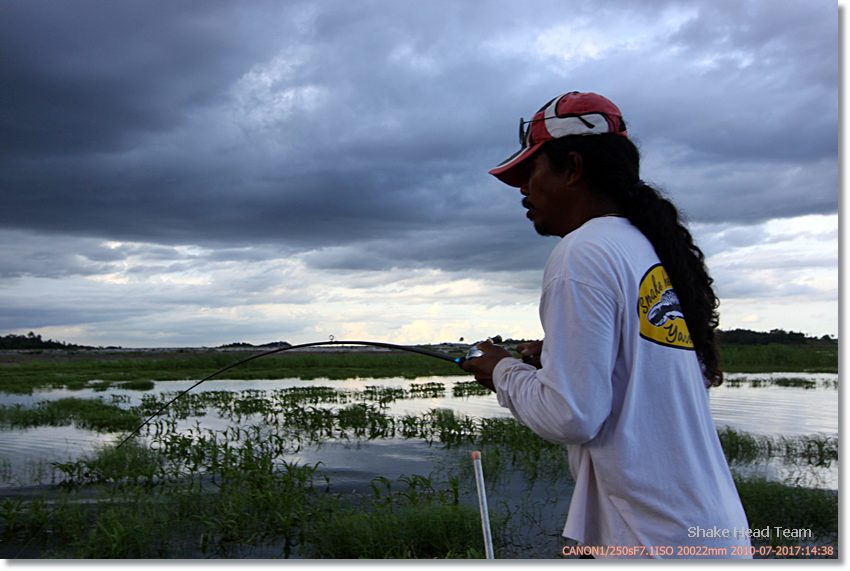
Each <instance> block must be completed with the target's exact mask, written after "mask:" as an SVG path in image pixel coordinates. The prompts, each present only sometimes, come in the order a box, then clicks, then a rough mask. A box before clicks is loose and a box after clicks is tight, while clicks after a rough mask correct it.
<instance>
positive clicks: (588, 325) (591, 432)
mask: <svg viewBox="0 0 850 571" xmlns="http://www.w3.org/2000/svg"><path fill="white" fill-rule="evenodd" d="M619 307H620V306H619V304H618V303H617V301H616V300H615V299H614V298H613V297H612V296H611V295H609V294H607V293H606V292H603V291H601V290H599V289H597V288H594V287H592V286H589V285H586V284H583V283H580V282H577V281H575V280H572V279H567V278H556V279H554V280H553V281H551V282H550V283H549V284H547V286H546V287H545V288H544V290H543V296H542V299H541V303H540V315H541V321H542V323H543V330H544V332H545V335H546V337H545V340H544V343H543V354H542V355H541V362H542V365H543V367H542V368H541V369H535V368H534V367H532V366H531V365H527V364H525V363H523V362H521V361H519V360H517V359H512V358H506V359H502V360H501V361H499V363H498V364H497V365H496V368H495V369H494V370H493V382H494V386H495V388H496V395H497V399H498V401H499V404H500V405H502V406H504V407H506V408H509V409H510V410H511V413H512V414H513V415H514V417H516V418H517V419H518V420H519V421H520V422H522V423H523V424H525V425H526V426H528V427H529V428H530V429H531V430H533V431H534V432H535V433H537V434H538V435H540V436H542V437H543V438H545V439H547V440H551V441H554V442H560V443H564V444H581V443H583V442H587V441H588V440H591V439H593V438H594V437H595V436H596V435H597V434H598V433H599V431H600V429H601V428H602V425H603V424H604V422H605V420H606V419H607V418H608V416H609V414H610V413H611V408H612V404H611V403H612V396H613V390H612V381H611V379H612V375H613V370H614V364H615V362H616V358H617V350H618V345H619V338H620V327H621V326H620V323H621V319H620V315H619V313H620V309H619Z"/></svg>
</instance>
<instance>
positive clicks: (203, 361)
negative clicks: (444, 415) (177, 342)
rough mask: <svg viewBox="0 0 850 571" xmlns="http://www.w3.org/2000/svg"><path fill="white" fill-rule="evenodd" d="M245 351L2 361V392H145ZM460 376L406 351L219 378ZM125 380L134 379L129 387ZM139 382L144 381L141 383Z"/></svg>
mask: <svg viewBox="0 0 850 571" xmlns="http://www.w3.org/2000/svg"><path fill="white" fill-rule="evenodd" d="M243 358H245V355H240V354H235V353H228V352H216V351H210V352H199V353H190V354H182V355H181V356H179V357H173V358H160V357H158V356H156V354H150V355H146V356H143V357H135V358H127V359H109V360H107V359H97V358H95V357H92V358H91V359H86V358H75V359H53V360H39V359H30V360H21V361H19V362H14V363H0V391H2V392H8V393H24V394H29V393H31V392H32V390H33V389H35V388H50V387H55V388H67V389H72V390H74V389H82V388H85V387H87V386H92V385H91V382H92V381H95V380H97V381H99V382H98V383H97V384H98V385H100V386H106V387H108V386H109V384H118V383H124V385H123V388H134V389H137V390H145V389H144V388H143V387H147V386H149V385H147V384H145V383H150V382H151V381H173V380H187V379H188V380H197V379H201V378H204V377H206V376H208V375H210V374H212V373H213V372H215V371H217V370H218V369H221V368H223V367H225V366H227V365H231V364H233V363H236V362H238V361H239V360H240V359H243ZM459 374H464V373H463V371H461V370H460V369H459V368H458V366H457V365H455V364H453V363H450V362H448V361H441V360H439V359H434V358H430V357H425V356H422V355H412V354H407V353H392V352H388V353H377V352H375V353H372V352H369V353H359V352H334V351H324V352H311V353H297V352H293V353H291V354H281V355H275V356H269V357H264V358H261V359H256V360H254V361H250V362H248V363H245V364H243V365H240V366H239V367H238V368H235V369H234V370H233V371H232V372H231V371H227V372H225V373H224V374H222V375H220V376H219V377H218V378H230V379H233V378H237V379H244V380H254V379H285V378H299V379H317V378H328V379H351V378H387V377H403V378H410V379H412V378H416V377H427V376H451V375H459ZM127 383H132V384H131V385H129V386H128V385H127ZM139 383H142V384H139Z"/></svg>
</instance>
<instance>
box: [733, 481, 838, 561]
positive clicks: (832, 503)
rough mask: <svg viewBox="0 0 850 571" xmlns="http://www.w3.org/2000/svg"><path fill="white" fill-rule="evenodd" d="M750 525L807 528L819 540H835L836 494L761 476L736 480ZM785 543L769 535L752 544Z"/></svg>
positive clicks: (760, 527)
mask: <svg viewBox="0 0 850 571" xmlns="http://www.w3.org/2000/svg"><path fill="white" fill-rule="evenodd" d="M735 485H736V487H737V488H738V494H739V495H740V497H741V502H742V503H743V505H744V511H745V512H746V514H747V520H748V522H749V527H750V529H763V528H765V527H770V528H771V529H772V528H774V527H782V528H785V529H810V530H812V533H813V534H814V536H815V537H816V538H819V539H820V541H821V542H823V541H826V542H833V543H834V544H835V545H837V544H838V494H836V493H834V492H831V491H829V490H816V489H809V488H799V487H796V486H787V485H784V484H781V483H778V482H769V481H767V480H764V479H747V480H737V481H736V482H735ZM756 543H762V544H770V543H773V544H774V545H788V544H789V543H791V542H790V541H789V540H788V539H781V538H777V537H775V536H774V537H772V538H771V540H770V541H763V542H761V541H758V540H754V544H756Z"/></svg>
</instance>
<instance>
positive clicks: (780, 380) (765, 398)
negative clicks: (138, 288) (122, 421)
mask: <svg viewBox="0 0 850 571" xmlns="http://www.w3.org/2000/svg"><path fill="white" fill-rule="evenodd" d="M726 378H727V380H726V383H725V384H724V385H722V386H721V387H718V388H714V389H711V390H710V391H709V397H710V402H711V409H712V414H713V416H714V419H715V422H716V424H717V425H718V427H719V428H722V427H724V426H728V427H731V428H734V429H735V430H738V431H742V432H747V433H752V434H762V435H778V436H798V435H825V436H837V435H838V390H837V384H838V376H837V375H834V374H801V373H793V374H783V373H772V374H761V375H740V374H729V375H727V377H726ZM466 381H469V378H468V377H428V378H419V379H413V380H409V379H401V378H390V379H351V380H343V381H336V380H323V379H315V380H309V381H304V380H297V379H282V380H262V381H243V380H211V381H208V382H206V383H204V384H203V385H201V386H199V387H197V388H196V389H195V391H196V392H206V391H233V392H236V393H238V392H240V391H244V390H246V389H252V390H255V391H269V392H271V391H275V390H279V389H288V388H292V387H316V386H327V387H332V388H334V389H336V390H340V391H358V390H362V389H363V388H364V387H366V386H372V387H388V388H402V389H403V388H406V387H410V386H415V385H417V384H422V383H441V384H442V385H443V386H444V387H445V389H446V390H445V392H444V393H443V396H428V397H422V398H405V399H400V400H395V401H393V402H389V403H386V404H385V405H382V406H383V410H384V412H385V413H387V414H392V415H403V414H422V413H425V412H427V411H429V410H432V409H435V408H436V409H449V410H453V411H455V413H456V414H459V415H464V416H469V417H478V418H490V417H509V416H510V413H509V412H508V411H507V409H504V408H502V407H500V406H499V405H498V403H497V402H496V398H495V395H493V394H489V395H478V396H463V397H454V396H452V387H453V386H454V385H455V384H456V383H461V382H466ZM192 384H193V381H167V382H159V383H156V385H155V387H154V389H152V390H150V391H145V392H140V391H132V390H121V389H109V390H107V391H105V392H101V391H96V390H94V389H83V390H76V391H70V390H46V391H34V392H33V394H31V395H15V394H5V393H0V404H3V405H13V404H21V405H24V406H30V405H34V404H35V403H38V402H41V401H48V400H58V399H61V398H67V397H76V398H94V399H97V398H99V399H103V400H104V401H105V402H116V403H120V404H121V406H127V407H129V406H135V405H138V404H140V402H141V400H142V396H143V395H145V394H156V393H176V392H179V391H182V390H184V389H186V388H188V387H189V386H191V385H192ZM230 422H232V421H231V420H227V419H225V418H222V417H221V416H218V415H217V414H216V413H215V412H213V411H207V412H206V413H205V414H203V416H199V417H191V418H187V419H184V420H182V421H181V423H182V424H183V425H184V426H197V425H203V426H204V427H205V428H209V429H224V428H226V426H227V425H228V424H229V423H230ZM118 437H119V435H117V434H103V433H98V432H94V431H91V430H85V429H81V428H77V427H76V426H60V427H54V426H44V427H35V428H26V429H8V428H6V429H3V430H0V487H2V488H5V489H6V491H9V488H15V487H26V486H33V485H44V484H50V483H53V481H52V477H53V476H52V475H51V471H50V463H51V462H63V461H69V460H74V459H77V458H78V457H80V456H82V455H84V454H86V453H89V452H91V451H93V450H95V449H96V448H97V447H99V446H101V445H103V444H105V443H109V442H114V441H115V440H116V439H117V438H118ZM292 460H297V461H299V462H305V463H318V462H321V464H322V467H323V469H324V470H326V471H327V472H329V473H330V474H332V475H333V481H334V482H335V483H337V484H339V485H349V484H350V485H362V484H363V483H367V482H369V481H371V479H372V478H374V477H375V476H378V475H381V476H385V477H387V478H394V477H397V476H399V475H402V474H411V473H417V474H428V473H429V472H430V471H432V470H433V468H434V465H435V464H436V463H440V462H445V461H460V460H457V459H456V458H454V457H449V458H447V457H446V455H445V454H444V453H443V451H442V450H441V447H440V446H439V444H429V443H427V442H424V441H417V440H410V439H396V438H391V439H378V440H368V441H363V440H358V441H349V442H329V443H324V444H320V445H316V446H312V447H306V448H302V449H301V450H299V451H298V453H297V454H295V455H294V456H293V458H292ZM733 469H735V470H738V471H739V472H742V473H744V474H746V475H758V476H764V477H766V478H768V479H772V480H785V481H788V480H791V481H793V482H795V483H798V484H801V485H806V486H809V487H819V488H827V489H837V487H838V467H837V465H836V464H835V463H833V464H832V465H831V466H830V467H828V468H817V469H814V468H812V467H806V468H805V469H804V470H801V469H800V468H799V467H797V466H791V467H788V466H785V465H783V464H781V463H776V462H764V463H757V464H749V465H745V466H733Z"/></svg>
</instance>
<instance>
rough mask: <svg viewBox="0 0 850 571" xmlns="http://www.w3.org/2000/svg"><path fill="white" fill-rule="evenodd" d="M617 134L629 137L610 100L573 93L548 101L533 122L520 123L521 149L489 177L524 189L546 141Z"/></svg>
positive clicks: (615, 107) (593, 94)
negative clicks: (532, 159) (569, 136)
mask: <svg viewBox="0 0 850 571" xmlns="http://www.w3.org/2000/svg"><path fill="white" fill-rule="evenodd" d="M525 125H528V128H527V129H524V127H525ZM602 133H614V134H616V135H622V136H623V137H628V136H629V133H628V131H627V130H626V123H625V122H624V121H623V115H622V113H620V109H619V108H617V106H616V105H614V104H613V103H612V102H611V101H610V100H608V99H606V98H605V97H602V96H601V95H598V94H596V93H581V92H579V91H571V92H569V93H565V94H563V95H561V96H560V97H556V98H555V99H553V100H551V101H549V102H548V103H547V104H546V105H544V106H543V107H541V108H540V110H539V111H538V112H537V113H535V115H534V117H533V118H532V119H531V121H522V120H521V121H520V142H521V144H522V146H521V147H520V149H519V150H518V151H517V152H516V153H514V154H513V155H511V156H510V157H508V158H507V159H505V160H504V161H502V163H501V164H499V165H498V166H497V167H495V168H494V169H492V170H490V174H492V175H493V176H495V177H496V178H498V179H499V180H501V181H502V182H503V183H505V184H507V185H510V186H516V187H519V186H522V185H523V184H524V183H525V179H526V177H527V174H528V172H527V171H528V166H529V162H528V159H530V158H531V157H532V156H534V154H535V153H536V152H537V151H538V150H539V149H540V147H541V146H542V145H543V143H545V142H546V141H551V140H553V139H560V138H561V137H566V136H567V135H599V134H602Z"/></svg>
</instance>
